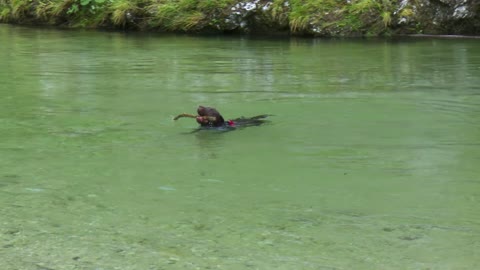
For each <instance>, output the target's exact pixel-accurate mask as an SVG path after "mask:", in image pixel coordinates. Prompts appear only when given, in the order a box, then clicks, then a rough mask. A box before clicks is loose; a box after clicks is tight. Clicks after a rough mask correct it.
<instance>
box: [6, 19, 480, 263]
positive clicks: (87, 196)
mask: <svg viewBox="0 0 480 270" xmlns="http://www.w3.org/2000/svg"><path fill="white" fill-rule="evenodd" d="M0 82H1V83H0V217H1V218H0V245H1V246H0V258H1V259H0V269H22V270H23V269H36V270H39V269H55V270H59V269H67V270H68V269H105V270H107V269H228V270H230V269H262V270H263V269H286V270H291V269H478V268H480V259H479V258H480V215H479V213H480V212H479V208H480V167H479V165H480V126H479V123H480V41H478V40H439V39H433V40H431V39H408V40H401V41H379V40H344V41H336V40H317V39H315V40H310V39H306V40H296V39H293V40H255V39H248V38H241V37H230V38H229V37H225V38H220V37H188V36H158V35H137V34H122V33H97V32H69V31H55V30H40V29H27V28H19V27H11V26H6V25H0ZM200 104H202V105H210V106H214V107H216V108H218V109H219V110H220V111H221V112H222V114H223V115H224V116H225V117H226V118H234V117H238V116H242V115H244V116H251V115H256V114H263V113H269V114H273V115H274V116H272V117H271V122H270V123H269V124H267V125H264V126H261V127H252V128H247V129H242V130H236V131H233V132H227V133H220V132H197V133H190V132H191V131H192V130H193V129H195V128H196V126H197V125H196V123H195V122H194V121H193V120H192V119H181V120H179V121H176V122H174V121H172V117H173V116H175V115H176V114H178V113H182V112H187V113H194V112H195V108H196V106H198V105H200Z"/></svg>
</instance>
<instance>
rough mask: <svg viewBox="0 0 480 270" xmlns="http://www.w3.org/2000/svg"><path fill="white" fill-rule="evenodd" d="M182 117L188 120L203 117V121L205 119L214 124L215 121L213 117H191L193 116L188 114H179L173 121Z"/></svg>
mask: <svg viewBox="0 0 480 270" xmlns="http://www.w3.org/2000/svg"><path fill="white" fill-rule="evenodd" d="M182 117H188V118H197V117H203V118H204V119H207V120H208V121H211V122H214V121H215V120H217V118H216V117H215V116H200V115H193V114H189V113H181V114H179V115H177V116H175V118H173V120H178V119H180V118H182Z"/></svg>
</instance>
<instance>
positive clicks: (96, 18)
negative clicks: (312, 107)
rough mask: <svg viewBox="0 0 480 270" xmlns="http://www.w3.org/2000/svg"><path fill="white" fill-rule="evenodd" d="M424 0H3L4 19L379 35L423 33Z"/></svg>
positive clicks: (166, 28) (119, 26)
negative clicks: (409, 31)
mask: <svg viewBox="0 0 480 270" xmlns="http://www.w3.org/2000/svg"><path fill="white" fill-rule="evenodd" d="M418 1H421V0H415V1H413V2H409V4H408V5H406V6H405V5H404V6H402V7H400V1H398V0H201V1H199V0H0V23H1V22H7V23H20V24H33V23H35V24H39V23H40V24H45V25H58V26H67V27H101V28H113V29H134V30H149V31H173V32H211V31H215V32H227V31H236V32H240V33H242V32H250V31H251V30H252V28H256V29H261V30H262V31H263V32H271V31H283V32H284V33H289V34H294V35H313V36H377V35H389V34H390V33H391V32H392V31H394V30H395V28H396V27H398V26H399V24H401V23H403V24H404V25H405V28H406V29H414V30H413V31H416V32H420V31H421V28H422V27H423V25H425V22H423V24H422V22H420V21H418V20H417V19H418V12H417V11H415V10H416V9H418V6H419V4H418ZM427 23H428V22H427ZM430 25H431V24H430ZM254 30H255V29H254Z"/></svg>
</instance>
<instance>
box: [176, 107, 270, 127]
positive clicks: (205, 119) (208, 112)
mask: <svg viewBox="0 0 480 270" xmlns="http://www.w3.org/2000/svg"><path fill="white" fill-rule="evenodd" d="M197 113H198V115H192V114H187V113H182V114H180V115H178V116H177V117H175V118H174V120H177V119H179V118H180V117H190V118H195V119H196V120H197V123H199V124H200V126H201V127H203V128H224V129H234V128H237V127H248V126H259V125H262V124H264V123H266V122H267V120H265V118H267V117H268V116H269V115H268V114H262V115H257V116H253V117H248V118H247V117H243V116H242V117H239V118H235V119H231V120H227V121H225V119H224V118H223V116H222V115H221V114H220V113H219V112H218V111H217V110H216V109H215V108H212V107H205V106H198V109H197Z"/></svg>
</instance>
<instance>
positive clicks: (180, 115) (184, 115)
mask: <svg viewBox="0 0 480 270" xmlns="http://www.w3.org/2000/svg"><path fill="white" fill-rule="evenodd" d="M182 117H189V118H197V116H196V115H193V114H189V113H181V114H179V115H177V116H175V118H173V120H178V119H179V118H182Z"/></svg>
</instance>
